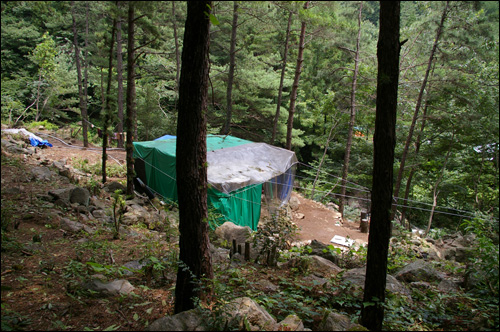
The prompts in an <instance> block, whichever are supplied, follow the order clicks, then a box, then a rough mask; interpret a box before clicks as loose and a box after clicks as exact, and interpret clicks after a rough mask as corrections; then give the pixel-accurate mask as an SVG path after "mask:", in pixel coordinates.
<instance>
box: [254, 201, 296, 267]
mask: <svg viewBox="0 0 500 332" xmlns="http://www.w3.org/2000/svg"><path fill="white" fill-rule="evenodd" d="M296 233H297V226H296V225H295V224H293V223H292V220H291V218H290V217H289V216H287V214H286V210H285V209H284V208H282V209H280V210H279V211H278V212H277V213H276V214H275V215H271V217H265V218H263V220H262V221H261V222H259V226H258V229H257V233H256V234H255V236H254V241H253V242H254V247H255V248H260V250H259V253H258V255H257V258H256V259H255V261H256V262H259V260H262V261H261V262H262V263H263V264H265V265H269V266H276V264H277V262H278V256H279V252H280V251H282V250H285V249H289V248H290V243H291V242H292V241H293V239H294V238H295V235H296ZM262 258H263V259H262Z"/></svg>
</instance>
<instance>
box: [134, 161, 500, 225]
mask: <svg viewBox="0 0 500 332" xmlns="http://www.w3.org/2000/svg"><path fill="white" fill-rule="evenodd" d="M138 159H141V160H143V161H144V162H145V163H146V164H148V165H149V166H151V167H152V168H154V169H155V170H157V171H159V172H161V173H162V174H164V175H166V176H167V177H169V178H170V179H172V180H173V181H174V182H176V179H174V178H173V177H172V176H170V175H169V174H167V173H165V172H164V171H162V170H161V169H159V168H158V167H156V166H154V165H152V164H151V163H149V162H147V161H146V160H144V159H143V158H138ZM299 164H301V165H304V166H307V167H310V168H313V167H312V166H309V165H307V164H304V163H300V162H299ZM313 169H314V168H313ZM325 173H326V174H328V175H331V176H333V177H337V178H340V177H338V176H335V175H332V174H330V173H327V172H325ZM296 176H297V175H296ZM298 177H299V178H304V177H300V176H298ZM305 179H310V178H305ZM346 182H349V183H351V184H355V185H357V186H359V187H361V188H364V189H368V188H366V187H364V186H361V185H358V184H356V183H354V182H350V181H346ZM263 183H264V182H262V183H257V184H254V185H251V186H249V187H248V188H245V189H244V190H242V191H240V192H239V193H242V192H244V191H247V190H250V189H253V188H254V187H256V186H258V185H261V184H263ZM325 183H330V182H325ZM330 184H333V183H330ZM274 185H277V186H287V187H290V185H288V184H285V183H274ZM340 186H341V185H340ZM346 187H347V186H346ZM292 188H294V189H299V190H305V191H312V189H311V188H304V187H300V186H298V185H292ZM347 188H351V189H355V190H359V191H363V192H367V191H368V192H371V191H370V190H362V189H356V188H353V187H347ZM151 189H152V188H151ZM152 190H153V189H152ZM153 191H154V192H155V193H157V192H156V191H155V190H153ZM315 192H316V193H327V194H328V195H331V196H337V197H339V196H341V197H345V198H354V199H357V200H360V201H366V202H371V199H368V198H362V197H356V196H350V195H340V194H336V193H331V192H329V191H321V190H317V189H316V190H315ZM158 194H159V193H158ZM227 195H228V198H235V199H238V200H241V201H244V202H247V203H251V204H256V205H261V206H262V205H264V206H265V207H269V206H270V205H269V204H267V203H264V204H262V203H261V202H255V201H250V200H248V199H245V198H242V197H237V196H235V195H234V194H231V193H229V194H227ZM159 196H161V197H164V196H163V195H161V194H159ZM207 196H210V197H219V196H216V195H212V194H207ZM398 199H399V198H398ZM406 201H409V202H415V203H418V204H423V205H431V206H432V204H429V203H425V202H419V201H414V200H410V199H407V200H406ZM393 205H395V206H397V207H405V208H408V209H414V210H421V211H427V212H431V211H432V210H430V209H425V208H421V207H416V206H410V205H404V204H393ZM438 209H449V210H455V211H459V212H463V213H466V214H469V215H464V214H456V213H451V212H446V211H440V210H438ZM434 213H435V214H445V215H450V216H456V217H460V218H468V217H474V218H477V219H479V220H488V219H484V218H480V217H477V216H475V215H474V213H473V212H470V211H464V210H458V209H453V208H449V207H445V206H444V207H443V206H437V207H436V209H435V210H434ZM224 218H225V219H228V220H229V218H227V217H225V216H224ZM493 220H496V219H493ZM230 221H233V220H230ZM496 221H498V220H496ZM233 222H234V221H233Z"/></svg>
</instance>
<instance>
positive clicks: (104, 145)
mask: <svg viewBox="0 0 500 332" xmlns="http://www.w3.org/2000/svg"><path fill="white" fill-rule="evenodd" d="M115 30H116V19H114V20H113V26H112V28H111V43H110V44H109V63H108V85H107V87H106V102H105V104H104V105H103V113H104V126H103V127H104V128H103V136H102V183H106V161H107V159H108V156H107V154H106V149H107V147H108V128H109V124H110V122H111V109H110V107H109V101H110V98H111V96H110V94H111V82H112V80H113V55H114V54H113V46H114V44H115Z"/></svg>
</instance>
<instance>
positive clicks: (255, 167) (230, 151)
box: [134, 135, 297, 193]
mask: <svg viewBox="0 0 500 332" xmlns="http://www.w3.org/2000/svg"><path fill="white" fill-rule="evenodd" d="M176 144H177V139H167V140H155V141H147V142H134V147H135V151H134V157H135V158H136V157H137V156H138V157H140V158H146V156H147V155H149V153H151V151H152V150H156V151H159V152H160V153H162V154H165V155H169V156H172V157H175V149H176ZM207 163H208V183H209V184H210V185H212V186H213V187H215V188H216V189H217V190H219V191H221V192H224V193H230V192H232V191H234V190H237V189H240V188H243V187H246V186H248V185H252V184H258V183H264V182H266V181H269V180H270V179H272V178H274V177H276V176H278V175H280V174H283V173H284V172H286V171H287V170H288V169H289V168H290V167H291V166H292V165H294V164H295V163H297V157H296V156H295V153H294V152H293V151H289V150H286V149H282V148H278V147H275V146H272V145H269V144H265V143H253V142H251V141H247V140H244V139H240V138H237V137H233V136H222V135H207ZM155 167H159V168H161V165H155Z"/></svg>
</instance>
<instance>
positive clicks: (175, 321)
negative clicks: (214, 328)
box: [146, 308, 209, 331]
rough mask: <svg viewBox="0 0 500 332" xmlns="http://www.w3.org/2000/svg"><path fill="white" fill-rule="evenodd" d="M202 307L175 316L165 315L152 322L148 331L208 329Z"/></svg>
mask: <svg viewBox="0 0 500 332" xmlns="http://www.w3.org/2000/svg"><path fill="white" fill-rule="evenodd" d="M205 322H206V320H205V317H204V315H203V312H202V310H201V309H200V308H196V309H191V310H187V311H183V312H180V313H178V314H176V315H173V316H165V317H162V318H159V319H157V320H155V321H154V322H153V323H151V324H150V325H149V326H148V327H147V328H146V331H208V330H209V329H208V328H207V327H206V326H205V325H204V323H205Z"/></svg>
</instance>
